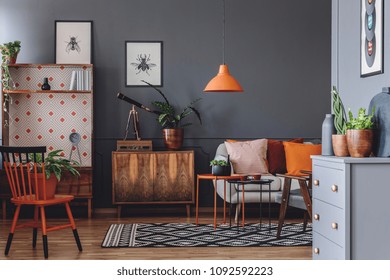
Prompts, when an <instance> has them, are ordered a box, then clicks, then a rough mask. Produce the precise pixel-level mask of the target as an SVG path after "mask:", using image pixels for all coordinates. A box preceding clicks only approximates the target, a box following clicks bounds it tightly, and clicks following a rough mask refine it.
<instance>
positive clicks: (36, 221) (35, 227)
mask: <svg viewBox="0 0 390 280" xmlns="http://www.w3.org/2000/svg"><path fill="white" fill-rule="evenodd" d="M38 217H39V207H38V206H35V207H34V226H33V243H32V247H33V248H35V247H36V246H37V235H38Z"/></svg>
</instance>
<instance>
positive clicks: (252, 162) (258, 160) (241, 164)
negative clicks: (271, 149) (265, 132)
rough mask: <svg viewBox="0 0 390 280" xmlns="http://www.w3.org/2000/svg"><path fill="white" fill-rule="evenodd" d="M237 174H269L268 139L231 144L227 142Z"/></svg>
mask: <svg viewBox="0 0 390 280" xmlns="http://www.w3.org/2000/svg"><path fill="white" fill-rule="evenodd" d="M225 145H226V149H227V151H228V154H229V156H230V161H231V163H232V166H233V170H234V173H236V174H268V168H267V164H266V157H267V139H257V140H253V141H244V142H234V143H229V142H226V141H225Z"/></svg>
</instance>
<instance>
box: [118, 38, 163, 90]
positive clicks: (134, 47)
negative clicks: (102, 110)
mask: <svg viewBox="0 0 390 280" xmlns="http://www.w3.org/2000/svg"><path fill="white" fill-rule="evenodd" d="M162 49H163V43H162V41H125V51H126V66H125V67H126V71H125V75H126V77H125V78H126V87H142V86H148V85H147V84H146V83H144V82H142V80H144V81H146V82H148V83H150V84H152V85H154V86H162V85H163V79H162V72H163V71H162V62H163V59H162Z"/></svg>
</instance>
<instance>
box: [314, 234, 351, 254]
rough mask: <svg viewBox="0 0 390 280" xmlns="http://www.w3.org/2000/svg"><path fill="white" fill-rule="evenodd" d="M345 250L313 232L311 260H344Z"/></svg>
mask: <svg viewBox="0 0 390 280" xmlns="http://www.w3.org/2000/svg"><path fill="white" fill-rule="evenodd" d="M345 257H346V256H345V249H344V248H342V247H340V246H339V245H337V244H336V243H333V242H332V241H330V240H329V239H326V238H325V237H323V236H322V235H321V234H319V233H318V232H315V231H313V260H345Z"/></svg>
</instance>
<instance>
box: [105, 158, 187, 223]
mask: <svg viewBox="0 0 390 280" xmlns="http://www.w3.org/2000/svg"><path fill="white" fill-rule="evenodd" d="M112 199H113V200H112V201H113V204H115V205H117V206H118V216H120V212H121V205H124V204H186V207H187V215H188V216H189V212H190V205H191V204H193V203H194V152H193V151H161V152H113V153H112Z"/></svg>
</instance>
